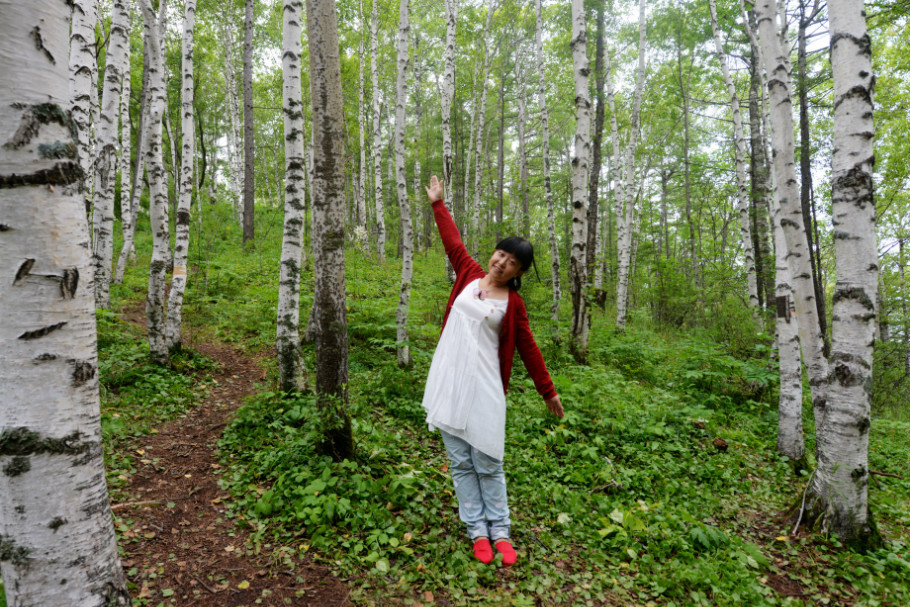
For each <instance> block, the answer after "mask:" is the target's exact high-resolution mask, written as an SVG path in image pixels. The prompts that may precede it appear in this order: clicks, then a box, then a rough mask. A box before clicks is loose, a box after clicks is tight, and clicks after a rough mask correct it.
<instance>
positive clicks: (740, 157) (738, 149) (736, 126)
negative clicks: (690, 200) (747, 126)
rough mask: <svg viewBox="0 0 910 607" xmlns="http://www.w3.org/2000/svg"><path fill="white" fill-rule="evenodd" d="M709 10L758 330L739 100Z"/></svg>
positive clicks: (712, 1)
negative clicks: (726, 97)
mask: <svg viewBox="0 0 910 607" xmlns="http://www.w3.org/2000/svg"><path fill="white" fill-rule="evenodd" d="M709 7H710V10H711V29H712V31H713V33H714V48H715V50H716V51H717V61H718V62H719V63H720V69H721V72H722V73H723V76H724V83H725V84H726V85H727V94H728V95H729V96H730V109H731V113H732V114H733V162H734V164H735V170H736V200H737V202H738V203H739V204H738V206H739V234H740V238H741V239H742V244H743V255H744V257H745V261H746V280H747V283H748V286H749V307H750V308H752V319H753V320H754V322H755V324H756V327H757V328H758V329H761V318H760V316H759V314H758V310H759V303H760V302H759V300H758V277H757V275H756V272H755V254H754V252H753V249H752V229H751V228H752V226H751V221H750V217H749V206H750V204H749V202H750V201H749V182H748V180H747V179H746V137H745V131H744V130H743V120H742V115H741V113H740V109H739V97H738V96H737V94H736V86H735V85H734V84H733V78H732V77H731V76H730V68H729V67H727V54H726V53H725V52H724V47H723V44H722V43H721V40H720V31H719V28H718V25H717V6H716V2H715V0H709Z"/></svg>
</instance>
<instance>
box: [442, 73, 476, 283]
mask: <svg viewBox="0 0 910 607" xmlns="http://www.w3.org/2000/svg"><path fill="white" fill-rule="evenodd" d="M471 74H472V77H471V124H470V126H469V127H468V145H467V147H465V148H464V187H463V191H462V195H461V207H462V211H463V213H462V217H461V219H462V221H461V234H462V238H465V234H466V233H467V232H468V225H469V224H470V222H471V218H472V217H473V214H472V211H471V208H470V202H469V201H470V200H471V199H470V196H469V194H470V193H469V192H468V188H469V184H470V183H471V181H470V177H471V163H472V158H471V154H473V153H474V133H475V127H474V123H475V122H476V119H477V106H478V104H479V103H480V99H479V97H478V96H477V94H478V93H477V58H476V55H475V58H474V69H472V70H471ZM456 116H457V114H456ZM449 265H451V264H449Z"/></svg>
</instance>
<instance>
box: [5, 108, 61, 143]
mask: <svg viewBox="0 0 910 607" xmlns="http://www.w3.org/2000/svg"><path fill="white" fill-rule="evenodd" d="M15 107H16V108H17V109H26V111H25V112H24V113H23V114H22V118H20V120H19V128H18V129H16V133H15V134H14V135H13V138H12V139H10V140H9V141H7V142H6V143H4V144H3V147H5V148H6V149H9V150H15V149H17V148H21V147H22V146H24V145H26V144H27V143H28V142H30V141H31V140H32V139H34V138H35V136H37V135H38V132H39V131H40V130H41V125H42V124H50V123H52V122H56V123H57V124H59V125H60V126H62V127H64V128H65V129H67V130H68V131H69V134H70V136H71V137H72V138H73V140H74V141H75V140H76V139H77V138H78V127H77V126H76V123H75V121H74V120H73V119H72V117H71V116H70V115H69V113H67V111H66V110H65V109H63V108H62V107H60V106H59V105H57V104H54V103H40V104H38V105H33V106H31V107H29V106H27V105H17V106H15Z"/></svg>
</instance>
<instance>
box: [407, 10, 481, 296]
mask: <svg viewBox="0 0 910 607" xmlns="http://www.w3.org/2000/svg"><path fill="white" fill-rule="evenodd" d="M444 3H445V11H446V13H445V14H446V48H445V52H444V54H443V64H444V65H443V71H442V85H441V86H440V89H439V103H440V106H441V107H442V187H443V196H444V199H445V204H446V207H447V208H448V209H449V212H450V213H451V212H452V205H453V200H454V198H455V193H454V191H453V190H452V171H453V170H454V168H455V167H454V164H455V154H454V152H453V151H452V100H453V99H454V98H455V34H456V31H457V25H458V0H444ZM469 145H470V144H469ZM465 187H467V182H465ZM416 191H417V195H418V196H419V195H420V194H419V193H420V189H419V188H418V189H417V190H416ZM428 221H429V220H428ZM446 275H447V276H448V278H449V282H454V280H455V270H454V268H452V264H451V263H449V260H448V258H446Z"/></svg>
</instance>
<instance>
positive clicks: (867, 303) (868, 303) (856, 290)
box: [833, 287, 875, 311]
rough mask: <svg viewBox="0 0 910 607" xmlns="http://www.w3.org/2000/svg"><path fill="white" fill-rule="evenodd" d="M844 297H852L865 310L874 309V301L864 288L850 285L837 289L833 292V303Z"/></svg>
mask: <svg viewBox="0 0 910 607" xmlns="http://www.w3.org/2000/svg"><path fill="white" fill-rule="evenodd" d="M844 299H852V300H853V301H855V302H857V303H858V304H860V305H861V306H863V307H864V308H866V309H867V310H871V311H875V302H873V301H872V298H870V297H869V296H868V295H867V294H866V291H865V289H863V288H861V287H850V288H849V289H837V290H836V291H835V292H834V298H833V300H834V304H837V302H839V301H842V300H844Z"/></svg>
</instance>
